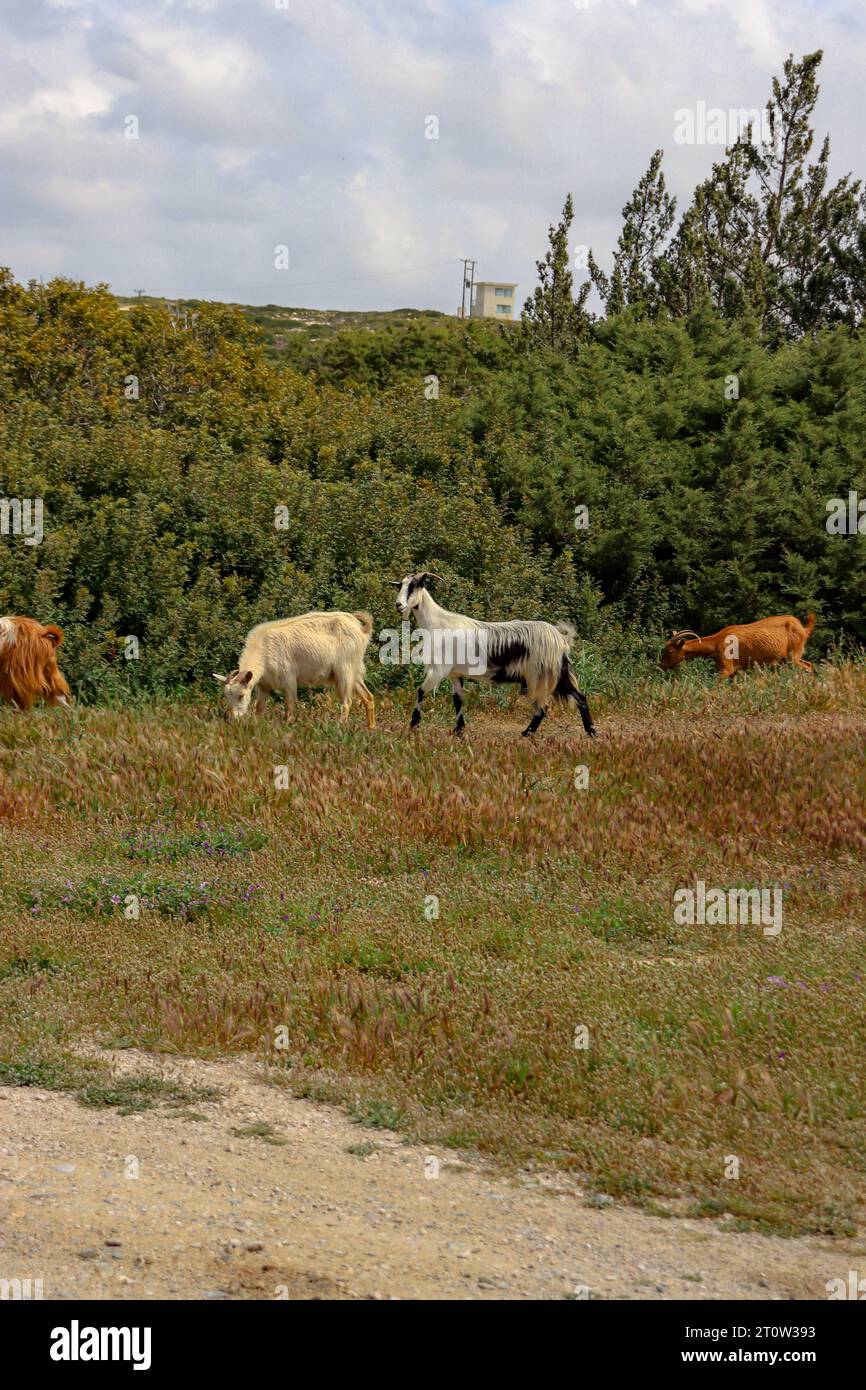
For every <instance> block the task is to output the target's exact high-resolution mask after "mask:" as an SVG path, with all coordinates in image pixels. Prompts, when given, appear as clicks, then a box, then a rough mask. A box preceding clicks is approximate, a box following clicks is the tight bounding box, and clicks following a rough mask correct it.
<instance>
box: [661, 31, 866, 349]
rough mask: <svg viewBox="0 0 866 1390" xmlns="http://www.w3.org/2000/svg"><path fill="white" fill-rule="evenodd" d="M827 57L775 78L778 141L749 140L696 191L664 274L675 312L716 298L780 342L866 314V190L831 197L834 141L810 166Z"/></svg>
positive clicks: (772, 115) (772, 119)
mask: <svg viewBox="0 0 866 1390" xmlns="http://www.w3.org/2000/svg"><path fill="white" fill-rule="evenodd" d="M821 58H822V54H821V52H820V51H818V52H816V53H810V54H807V55H806V56H805V57H804V58H802V59H801V60H800V61H799V62H796V61H795V59H794V57H793V55H790V56H789V57H788V58H787V60H786V62H785V65H784V70H783V76H782V79H781V80H780V79H779V78H774V79H773V94H772V97H771V98H770V100H769V101H768V102H767V106H766V131H762V132H756V131H755V130H754V128H753V126H752V125H749V127H748V128H747V129H746V130H745V131H742V132H740V134H739V137H738V139H737V140H736V141H735V143H734V144H733V145H732V146H731V147H730V148H729V149H728V150H727V151H726V157H725V159H724V160H723V161H722V162H721V163H719V164H716V165H714V167H713V171H712V174H711V175H710V177H709V178H708V179H706V180H705V181H704V182H703V183H702V184H700V185H699V187H698V188H697V189H696V191H695V196H694V199H693V201H692V204H691V206H690V207H689V208H688V209H687V211H686V213H685V215H684V217H683V219H682V222H681V224H680V227H679V228H678V230H677V234H676V236H675V237H674V240H673V242H672V244H671V246H670V248H669V251H668V253H667V254H666V255H665V256H663V257H661V258H660V259H659V261H658V262H657V264H656V269H655V280H656V284H657V289H658V294H659V297H660V299H661V300H662V302H663V303H664V304H665V305H666V307H667V308H668V310H669V311H670V312H671V313H672V314H674V315H682V314H687V313H689V312H691V310H692V309H693V308H694V307H695V305H696V303H697V301H698V300H699V299H700V298H701V297H703V296H708V297H709V299H710V300H711V302H712V303H713V304H714V305H715V307H716V308H717V309H718V310H719V311H720V312H721V313H722V314H723V315H724V316H725V317H726V318H735V317H737V316H739V315H742V314H744V313H749V312H752V313H755V314H756V315H757V316H758V318H759V320H760V322H761V325H762V328H763V331H764V333H765V334H766V336H767V337H768V338H769V339H770V340H771V341H773V342H779V341H782V340H785V339H792V338H798V337H800V336H802V334H804V333H810V332H815V331H816V330H818V329H819V328H822V327H825V326H827V325H830V324H833V323H838V322H848V323H853V322H856V321H858V320H859V317H860V316H861V315H862V286H863V267H864V260H863V256H862V248H864V247H866V233H864V220H863V214H864V208H863V203H862V201H861V199H860V183H859V181H852V179H851V176H850V175H845V176H844V177H843V178H841V179H840V180H839V181H838V182H837V183H835V184H833V185H832V186H831V187H828V166H829V157H830V142H829V138H825V139H824V142H823V144H822V146H821V151H820V154H819V156H818V159H817V162H816V163H811V164H810V163H809V162H808V160H809V155H810V152H811V150H812V145H813V143H814V130H813V128H812V126H811V124H810V122H811V118H812V114H813V112H814V109H815V104H816V102H817V99H818V94H819V92H820V88H819V86H818V82H817V71H818V67H819V65H820V63H821ZM764 133H766V134H767V135H768V139H767V140H766V141H763V140H762V139H760V138H758V136H759V134H764ZM858 294H860V299H859V300H858ZM858 305H859V307H858Z"/></svg>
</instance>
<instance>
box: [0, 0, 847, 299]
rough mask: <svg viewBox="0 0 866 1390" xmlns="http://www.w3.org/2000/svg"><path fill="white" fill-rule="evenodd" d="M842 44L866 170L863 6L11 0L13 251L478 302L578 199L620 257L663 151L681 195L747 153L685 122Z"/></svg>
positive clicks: (843, 153)
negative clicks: (628, 207)
mask: <svg viewBox="0 0 866 1390" xmlns="http://www.w3.org/2000/svg"><path fill="white" fill-rule="evenodd" d="M818 47H821V48H823V49H824V50H825V57H824V63H823V65H822V69H821V83H822V94H821V98H820V101H819V105H818V113H817V121H816V124H817V129H818V133H819V135H823V133H824V132H825V131H829V132H830V135H831V138H832V145H833V171H834V174H836V175H838V174H841V173H844V172H847V171H848V170H849V169H850V170H853V172H854V173H855V174H856V175H858V176H859V175H866V149H864V144H866V119H864V116H866V111H864V105H866V102H864V97H863V91H864V75H866V6H864V4H863V0H0V238H2V240H0V264H8V265H10V266H11V267H12V270H13V271H14V273H15V274H16V276H17V277H18V278H19V279H21V280H26V279H28V278H29V277H31V276H36V277H38V276H43V277H46V278H47V277H49V276H52V275H56V274H63V275H70V276H73V277H75V278H78V279H83V280H86V281H88V282H95V281H99V280H106V281H108V282H109V284H110V285H111V286H112V288H113V289H115V290H116V291H117V292H118V293H122V294H123V293H127V294H128V293H131V292H133V291H134V290H136V289H138V288H143V289H145V290H146V291H147V292H148V293H151V294H168V295H173V296H177V297H194V296H198V297H203V298H211V299H224V300H232V299H234V300H239V301H242V302H248V303H260V304H264V303H269V302H273V303H278V304H285V305H306V306H311V307H319V308H347V309H364V308H373V309H386V308H396V307H399V306H406V305H411V306H415V307H419V308H435V309H442V310H445V311H446V312H449V313H453V312H454V310H455V308H456V306H457V304H458V302H459V297H460V283H461V268H460V265H459V258H461V257H463V256H471V257H474V259H475V260H476V261H477V271H476V275H477V277H478V278H481V279H503V280H516V281H517V282H518V297H519V298H520V299H521V300H522V299H523V298H524V297H525V296H526V294H528V293H529V292H530V290H531V289H532V286H533V284H534V281H535V266H534V262H535V260H536V258H537V257H538V256H540V255H541V254H542V253H543V251H544V249H545V246H546V237H547V226H548V223H549V222H550V221H552V220H555V219H556V218H557V217H558V215H559V212H560V209H561V207H562V203H563V201H564V198H565V194H566V193H567V192H568V191H569V190H570V191H571V192H572V193H573V195H574V203H575V211H576V216H575V223H574V227H573V231H572V242H573V244H575V245H577V244H588V245H591V246H592V247H593V249H594V250H595V253H596V255H597V256H598V257H599V258H600V259H601V261H602V264H604V265H607V261H608V257H609V254H610V251H611V249H612V247H613V245H614V243H615V240H616V236H617V233H618V230H619V225H620V212H621V209H622V206H623V204H624V203H625V202H626V200H627V199H628V197H629V195H630V193H631V191H632V189H633V188H634V185H635V184H636V182H637V181H638V179H639V178H640V176H641V174H642V173H643V172H644V170H645V168H646V166H647V164H648V162H649V159H650V156H651V155H652V152H653V150H654V149H655V148H656V147H657V146H662V147H663V148H664V150H665V170H666V173H667V178H668V184H669V186H670V188H671V189H672V191H673V192H675V193H676V194H677V195H678V197H679V199H680V206H681V207H682V206H683V204H684V201H685V199H687V197H688V195H689V193H690V191H691V189H692V188H693V187H694V185H695V183H697V181H698V180H699V179H700V178H702V177H703V176H704V175H705V174H707V173H708V172H709V170H710V168H711V166H712V163H713V161H714V159H718V158H719V157H720V155H721V152H722V151H721V150H720V149H719V148H718V147H717V148H713V147H712V146H706V145H691V146H689V145H681V144H676V143H675V141H674V130H675V112H677V111H678V110H680V109H683V108H693V109H694V108H695V107H696V106H697V103H698V102H701V101H703V102H705V103H706V104H707V106H708V107H714V106H715V107H722V108H725V109H728V108H731V107H734V108H740V107H743V108H749V107H760V106H763V104H764V102H765V101H766V99H767V96H768V95H769V92H770V81H771V77H772V75H773V74H774V73H777V72H779V71H780V70H781V65H782V62H783V61H784V58H785V57H786V56H787V54H788V53H789V52H794V53H795V54H796V55H797V56H800V55H802V54H803V53H805V52H809V51H812V50H813V49H815V48H818ZM130 117H135V118H136V120H137V123H138V139H131V138H128V135H129V133H132V132H134V131H135V123H134V122H131V121H130V120H129V118H130ZM429 117H436V119H437V121H438V139H430V138H427V136H428V134H430V133H432V132H433V130H434V126H433V124H432V122H430V121H429V120H428V118H429ZM283 245H285V246H287V247H288V248H289V256H288V259H289V267H288V269H277V268H275V248H276V247H278V246H283Z"/></svg>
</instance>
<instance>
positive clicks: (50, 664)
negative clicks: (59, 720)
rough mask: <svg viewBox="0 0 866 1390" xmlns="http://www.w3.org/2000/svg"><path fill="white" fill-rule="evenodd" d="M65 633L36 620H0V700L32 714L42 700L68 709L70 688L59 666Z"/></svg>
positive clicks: (50, 624)
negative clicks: (61, 645)
mask: <svg viewBox="0 0 866 1390" xmlns="http://www.w3.org/2000/svg"><path fill="white" fill-rule="evenodd" d="M62 641H63V633H62V632H61V631H60V628H59V627H54V625H53V624H52V623H49V624H47V625H46V626H44V627H43V625H42V623H38V622H37V621H36V619H35V618H0V700H6V701H8V702H9V703H10V704H13V705H16V706H17V707H18V709H22V710H28V709H30V708H31V706H33V705H34V704H35V703H36V701H37V700H38V699H39V698H40V697H41V698H42V699H44V700H45V701H46V702H47V703H48V704H49V705H68V704H69V686H68V685H67V684H66V681H65V680H64V679H63V676H62V675H61V673H60V667H59V666H58V665H57V648H58V647H59V646H60V644H61V643H62Z"/></svg>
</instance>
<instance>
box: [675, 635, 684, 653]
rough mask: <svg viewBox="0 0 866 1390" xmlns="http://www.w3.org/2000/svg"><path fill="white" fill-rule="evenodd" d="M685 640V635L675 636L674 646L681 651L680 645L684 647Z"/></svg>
mask: <svg viewBox="0 0 866 1390" xmlns="http://www.w3.org/2000/svg"><path fill="white" fill-rule="evenodd" d="M685 642H686V639H685V637H675V638H674V646H675V647H676V649H677V651H679V649H680V647H684V646H685Z"/></svg>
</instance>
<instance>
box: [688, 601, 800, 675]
mask: <svg viewBox="0 0 866 1390" xmlns="http://www.w3.org/2000/svg"><path fill="white" fill-rule="evenodd" d="M814 626H815V614H814V613H810V614H809V616H808V618H807V619H806V622H805V625H804V624H803V623H801V622H800V621H799V619H798V618H794V617H792V616H791V614H790V613H782V614H780V615H779V616H778V617H775V618H761V619H760V620H759V621H758V622H756V623H733V624H732V625H731V626H730V627H723V628H722V630H721V632H714V633H713V635H712V636H711V637H698V635H697V633H695V632H690V631H683V632H675V633H674V634H673V636H672V637H671V640H670V641H669V642H668V644H667V646H666V647H665V649H664V651H663V652H662V655H661V662H660V665H661V668H662V670H663V671H670V670H672V669H673V668H674V667H676V666H679V665H680V663H681V662H683V661H686V660H688V659H690V658H691V657H695V656H703V657H708V658H709V660H710V661H714V662H715V663H716V670H717V671H718V673H719V676H720V677H721V679H722V680H727V679H729V678H730V677H731V676H735V675H736V674H737V672H738V671H744V670H746V668H747V667H749V666H779V665H780V664H781V662H783V661H790V663H791V665H792V666H799V667H801V668H802V669H803V670H804V671H811V670H812V664H811V662H809V661H804V660H803V648H804V647H805V645H806V643H807V642H808V640H809V638H810V636H811V635H812V629H813V627H814Z"/></svg>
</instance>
